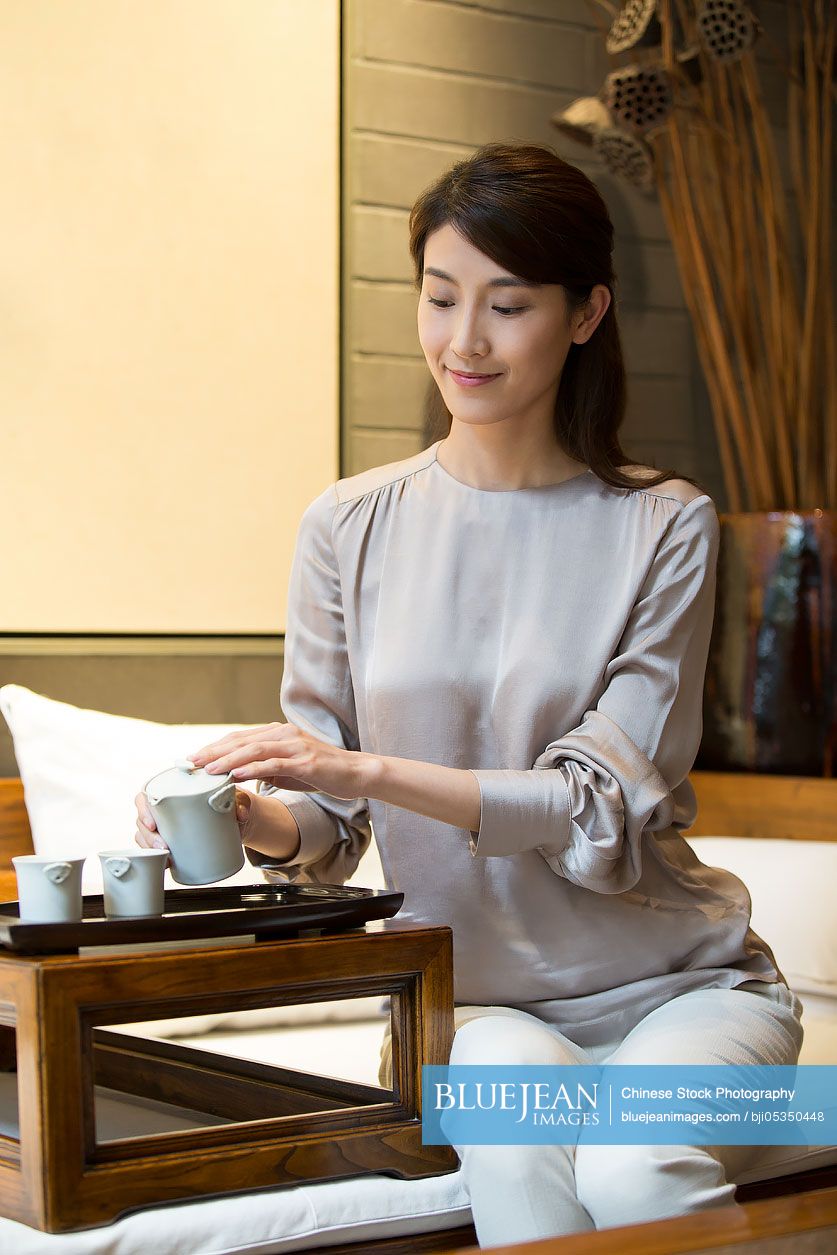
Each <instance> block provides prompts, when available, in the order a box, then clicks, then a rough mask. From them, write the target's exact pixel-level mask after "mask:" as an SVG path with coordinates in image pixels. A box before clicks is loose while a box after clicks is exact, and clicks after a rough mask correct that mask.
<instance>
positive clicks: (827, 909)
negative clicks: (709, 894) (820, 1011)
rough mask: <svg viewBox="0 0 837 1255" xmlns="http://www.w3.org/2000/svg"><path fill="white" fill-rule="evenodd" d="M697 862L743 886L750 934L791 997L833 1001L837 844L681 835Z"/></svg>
mask: <svg viewBox="0 0 837 1255" xmlns="http://www.w3.org/2000/svg"><path fill="white" fill-rule="evenodd" d="M685 839H686V840H687V841H688V843H689V845H690V846H691V847H692V849H693V850H694V852H695V853H696V854H697V856H698V858H699V859H700V860H701V862H702V863H706V864H708V865H709V866H710V867H723V868H726V870H727V871H731V872H732V873H733V875H734V876H737V877H738V878H739V880H742V881H743V882H744V884H745V885H746V887H747V889H748V891H749V894H750V898H751V900H752V904H753V914H752V926H753V931H754V932H756V933H758V935H759V936H760V937H761V938H762V939H763V940H764V941H766V942H767V944H768V945H769V946H770V948H771V949H772V951H773V953H774V955H775V956H776V962H777V963H778V965H779V968H780V970H781V972H782V974H783V975H784V977H785V980H786V981H787V982H788V985H789V986H790V988H791V989H792V990H793V991H794V993H797V994H799V995H800V996H801V995H803V994H805V993H812V994H821V995H824V996H826V997H828V996H830V997H832V998H837V911H835V910H834V886H835V884H837V842H829V841H784V840H778V839H772V838H771V839H770V840H768V839H765V838H754V837H686V838H685Z"/></svg>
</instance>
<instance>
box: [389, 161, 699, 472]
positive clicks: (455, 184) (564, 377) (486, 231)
mask: <svg viewBox="0 0 837 1255" xmlns="http://www.w3.org/2000/svg"><path fill="white" fill-rule="evenodd" d="M446 224H450V225H451V226H452V227H454V228H455V229H456V230H457V231H458V232H459V234H460V235H462V236H464V238H465V239H466V240H468V242H469V243H470V244H472V245H473V246H474V247H475V248H477V249H479V251H480V252H481V253H484V254H485V255H486V256H487V257H490V258H491V260H492V261H494V262H496V263H497V265H498V266H502V267H503V269H504V270H508V271H509V272H510V273H511V274H514V275H517V276H518V277H519V278H521V279H529V280H531V281H533V282H536V283H556V284H560V285H561V286H562V287H563V288H564V290H565V292H566V295H567V300H568V304H569V306H570V313H571V314H572V313H575V312H576V311H578V310H579V309H581V308H582V307H583V306H584V305H585V303H586V302H587V300H588V298H589V296H590V293H591V291H592V289H593V286H594V285H595V284H597V283H602V284H604V285H605V286H606V287H607V288H608V289H609V291H610V296H611V301H610V305H609V306H608V309H607V312H606V313H605V315H604V317H603V318H602V320H601V322H600V323H599V325H598V327H597V328H596V330H595V331H594V332H593V335H592V336H591V337H590V339H589V340H588V341H587V342H586V343H585V344H572V345H571V346H570V351H569V354H568V356H567V360H566V362H565V364H564V369H563V371H562V373H561V381H560V384H559V386H558V396H557V399H556V403H555V434H556V437H557V439H558V442H559V444H560V445H561V447H562V448H563V449H564V451H565V452H566V453H568V454H569V455H570V457H573V458H575V459H576V460H578V461H581V462H584V463H586V464H587V465H588V466H590V467H591V468H592V470H593V471H594V473H595V474H596V475H598V476H599V478H600V479H602V480H604V481H605V483H607V484H612V485H613V486H614V487H616V488H632V489H637V488H642V487H648V486H650V485H653V484H661V483H663V482H664V481H665V480H667V479H672V478H674V477H675V476H676V475H677V472H676V471H673V470H667V471H660V472H659V473H658V474H657V475H656V476H655V477H653V478H651V477H649V478H647V479H643V480H642V482H641V483H638V482H637V480H636V478H633V477H629V476H627V475H626V474H624V473H623V472H622V471H620V469H619V468H620V467H621V466H625V465H628V464H630V459H629V458H628V457H626V455H625V453H624V451H623V449H622V447H621V445H620V443H619V435H618V433H619V428H620V427H621V425H622V422H623V420H624V417H625V405H626V386H625V366H624V362H623V360H622V345H621V341H620V338H619V327H618V324H617V321H616V309H615V287H616V276H615V274H614V272H613V260H612V252H613V224H612V223H611V221H610V216H609V214H608V211H607V206H606V205H605V203H604V201H603V200H602V197H601V195H600V194H599V191H598V189H597V188H596V186H595V185H594V184H593V183H592V182H591V180H590V179H588V177H587V175H586V174H584V173H583V172H582V171H581V170H579V169H578V168H577V167H576V166H572V165H570V163H569V162H568V161H564V160H562V158H561V157H559V156H558V155H557V153H555V152H554V151H553V150H552V149H550V148H546V147H540V146H536V145H529V144H486V145H484V146H483V147H482V148H480V149H479V150H478V151H477V152H475V153H474V154H473V156H471V157H467V158H466V159H465V160H464V161H460V162H457V164H456V165H454V166H452V167H451V169H450V170H448V171H446V173H445V174H443V175H442V176H441V178H439V179H437V181H436V182H435V183H434V184H432V186H431V187H429V188H427V189H426V190H425V191H424V192H422V194H421V195H420V196H419V198H418V200H417V201H416V203H415V204H414V206H413V208H412V212H411V213H410V253H411V255H412V258H413V263H414V265H415V279H416V285H417V287H418V288H421V283H422V278H423V273H424V248H425V244H426V241H427V238H428V236H429V235H430V234H431V233H432V232H433V231H436V230H438V228H440V227H443V226H445V225H446ZM451 422H452V418H451V414H450V412H449V411H448V409H447V406H446V405H445V403H444V400H443V399H442V394H441V393H440V391H439V389H438V387H437V386H436V383H435V381H434V380H432V379H431V381H430V388H429V391H428V398H427V408H426V413H425V437H426V439H427V441H428V443H430V442H431V441H434V440H439V439H441V438H443V437H444V436H446V435H447V434H448V432H449V431H450V428H451ZM679 478H686V476H680V477H679ZM694 482H695V481H694V480H689V483H694ZM695 486H696V487H699V485H695Z"/></svg>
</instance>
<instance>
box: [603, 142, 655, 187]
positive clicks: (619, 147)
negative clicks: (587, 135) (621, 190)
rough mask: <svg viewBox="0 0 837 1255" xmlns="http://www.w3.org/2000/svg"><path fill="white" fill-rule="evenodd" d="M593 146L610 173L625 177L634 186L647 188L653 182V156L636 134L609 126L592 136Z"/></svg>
mask: <svg viewBox="0 0 837 1255" xmlns="http://www.w3.org/2000/svg"><path fill="white" fill-rule="evenodd" d="M593 148H594V149H595V151H596V152H597V153H599V155H600V156H601V158H602V160H603V161H604V163H605V165H606V166H607V168H608V170H610V171H611V173H612V174H617V175H619V177H620V178H623V179H627V180H628V182H629V183H633V185H634V187H641V188H649V187H650V186H651V184H652V183H653V181H654V157H653V155H652V153H651V149H650V148H649V147H648V145H647V144H646V143H645V142H644V141H643V140H641V139H639V138H638V137H637V136H636V135H629V134H628V133H627V131H619V130H617V129H616V128H615V127H610V128H609V129H608V130H606V131H600V132H599V133H598V134H597V135H596V136H595V137H594V139H593Z"/></svg>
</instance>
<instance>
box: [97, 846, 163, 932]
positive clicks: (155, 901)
mask: <svg viewBox="0 0 837 1255" xmlns="http://www.w3.org/2000/svg"><path fill="white" fill-rule="evenodd" d="M99 859H100V861H101V864H102V885H103V888H104V893H105V914H106V915H120V916H123V917H124V916H129V915H162V913H163V909H164V906H165V894H164V891H163V873H164V872H165V870H166V860H167V859H168V854H167V853H166V851H165V850H137V849H136V848H132V849H128V850H100V851H99Z"/></svg>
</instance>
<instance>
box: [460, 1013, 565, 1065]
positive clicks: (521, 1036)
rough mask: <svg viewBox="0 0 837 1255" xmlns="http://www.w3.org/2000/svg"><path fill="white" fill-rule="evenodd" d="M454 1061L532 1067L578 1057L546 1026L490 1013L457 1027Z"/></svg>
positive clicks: (559, 1062) (563, 1061) (563, 1062)
mask: <svg viewBox="0 0 837 1255" xmlns="http://www.w3.org/2000/svg"><path fill="white" fill-rule="evenodd" d="M450 1062H451V1064H486V1063H497V1064H503V1063H514V1064H529V1065H531V1066H533V1067H537V1066H539V1065H544V1064H571V1063H575V1062H576V1060H575V1059H574V1058H573V1056H572V1054H571V1053H570V1052H569V1051H568V1050H567V1049H566V1048H565V1047H564V1046H563V1045H562V1044H561V1042H560V1040H559V1039H558V1038H557V1037H556V1035H555V1034H554V1033H551V1032H550V1031H549V1029H547V1028H541V1027H540V1026H538V1025H535V1024H529V1023H527V1022H526V1021H523V1020H516V1019H510V1018H509V1017H507V1016H500V1015H487V1016H482V1017H481V1018H480V1019H476V1020H469V1021H468V1022H467V1023H465V1024H463V1025H462V1027H461V1028H458V1029H457V1030H456V1033H455V1035H454V1039H453V1046H452V1048H451V1054H450Z"/></svg>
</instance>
